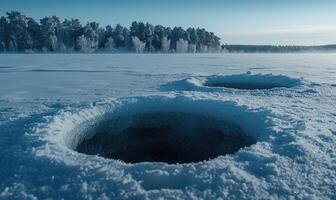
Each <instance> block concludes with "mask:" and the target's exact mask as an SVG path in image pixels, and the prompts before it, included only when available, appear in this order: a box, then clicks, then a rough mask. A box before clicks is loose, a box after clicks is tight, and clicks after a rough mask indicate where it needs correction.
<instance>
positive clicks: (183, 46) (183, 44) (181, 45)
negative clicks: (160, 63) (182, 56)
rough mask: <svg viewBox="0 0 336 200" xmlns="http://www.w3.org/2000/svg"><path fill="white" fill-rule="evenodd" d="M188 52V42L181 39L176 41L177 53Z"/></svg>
mask: <svg viewBox="0 0 336 200" xmlns="http://www.w3.org/2000/svg"><path fill="white" fill-rule="evenodd" d="M187 52H188V41H187V40H184V39H182V38H180V39H179V40H178V41H176V53H187Z"/></svg>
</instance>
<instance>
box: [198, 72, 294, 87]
mask: <svg viewBox="0 0 336 200" xmlns="http://www.w3.org/2000/svg"><path fill="white" fill-rule="evenodd" d="M299 84H300V80H299V79H293V78H289V77H287V76H283V75H271V74H266V75H262V74H256V75H250V74H238V75H229V76H210V77H208V78H207V79H206V81H205V82H204V83H203V86H207V87H225V88H234V89H245V90H266V89H272V88H279V87H283V88H291V87H294V86H297V85H299Z"/></svg>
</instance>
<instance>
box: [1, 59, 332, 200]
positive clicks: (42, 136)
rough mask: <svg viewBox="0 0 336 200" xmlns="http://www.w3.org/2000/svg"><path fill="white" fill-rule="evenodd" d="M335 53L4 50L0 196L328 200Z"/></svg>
mask: <svg viewBox="0 0 336 200" xmlns="http://www.w3.org/2000/svg"><path fill="white" fill-rule="evenodd" d="M335 55H336V54H0V94H1V95H0V150H1V152H2V156H1V157H0V163H1V166H0V180H1V182H0V199H36V198H37V199H45V198H47V197H52V198H55V199H60V198H65V199H69V198H71V199H83V198H86V199H118V198H134V199H157V198H159V197H163V198H170V199H185V198H188V199H192V198H195V199H198V198H204V199H215V198H224V199H225V198H230V199H335V198H336V195H335V191H336V149H335V144H336V105H335V102H336V56H335ZM223 86H224V87H223ZM148 113H149V114H148ZM172 113H173V114H172ZM179 113H182V114H179ZM154 114H155V115H154ZM212 119H213V120H212ZM179 122H183V123H179ZM111 124H113V126H112V125H111ZM153 124H154V125H153ZM162 124H163V125H164V126H165V128H164V129H162V126H161V125H162ZM177 124H179V125H177ZM195 124H197V126H196V125H195ZM203 124H206V125H204V126H203ZM166 126H167V127H168V128H167V127H166ZM134 127H136V128H134ZM232 127H233V128H232ZM236 127H237V128H236ZM149 128H150V129H149ZM196 129H197V131H195V130H196ZM121 130H122V131H121ZM135 130H136V131H135ZM143 130H147V131H148V130H150V132H152V131H153V130H156V131H157V130H160V131H161V132H164V133H165V134H166V133H169V134H170V133H174V134H175V135H174V138H178V139H176V140H172V139H171V137H168V136H167V135H165V134H164V135H163V136H164V137H163V138H166V139H165V140H163V139H162V137H161V138H158V139H157V140H156V141H157V142H158V143H159V144H162V145H163V146H164V145H167V146H168V147H169V148H171V149H172V152H173V153H171V154H169V155H167V157H165V159H161V157H159V158H158V157H155V159H154V158H153V157H151V158H153V159H152V160H155V161H157V160H160V159H161V161H164V162H138V160H139V159H138V158H139V156H141V157H144V158H145V157H146V156H144V154H149V153H151V155H152V153H153V152H148V150H146V149H144V148H139V147H138V146H137V145H139V144H142V143H143V142H145V143H146V144H147V145H148V144H151V143H150V142H152V141H151V140H145V141H143V140H135V139H133V138H138V137H139V134H142V132H143ZM181 130H184V131H181ZM199 130H202V131H199ZM213 130H216V131H217V132H223V131H224V130H225V131H226V133H227V135H226V136H230V137H229V139H227V141H230V144H233V147H232V148H231V147H227V145H228V143H226V142H225V140H224V139H223V141H224V142H223V143H213V141H217V142H218V138H222V137H221V136H218V135H216V134H213V133H214V132H216V131H213ZM232 130H235V131H232ZM238 130H239V131H238ZM109 131H112V132H118V131H119V132H121V133H125V134H128V137H119V136H118V137H111V138H110V137H109V140H110V141H115V140H116V139H118V140H120V141H122V142H120V143H119V144H120V147H118V148H119V149H118V151H116V152H117V153H118V155H115V152H112V153H111V152H107V150H105V149H104V148H111V147H110V146H109V145H105V146H104V145H102V144H101V143H99V144H98V143H97V141H104V140H105V139H106V138H105V136H104V134H105V135H106V134H109ZM188 131H191V135H183V134H185V132H188ZM225 131H224V132H225ZM98 132H99V133H100V132H103V133H104V134H103V136H104V137H103V138H100V139H96V140H95V141H94V142H93V143H92V142H91V143H89V142H88V143H85V145H84V147H85V149H84V150H83V151H81V152H82V153H79V152H77V150H78V147H79V146H80V145H82V146H83V144H84V143H83V141H86V140H88V139H90V138H92V137H93V136H94V135H95V134H96V133H98ZM217 132H216V133H217ZM231 132H234V133H231ZM193 133H195V134H194V135H193ZM196 133H197V134H196ZM237 133H239V134H237ZM169 134H168V135H169ZM198 134H199V135H198ZM232 134H233V135H234V137H231V136H232ZM235 134H237V135H235ZM181 135H182V136H183V137H181ZM195 135H198V136H197V137H196V136H195ZM147 136H148V135H147ZM151 136H152V135H151ZM167 138H168V139H167ZM186 138H187V139H186ZM209 138H215V139H213V140H211V139H209ZM106 140H107V139H106ZM185 140H187V144H188V145H189V146H188V145H185V148H183V149H182V150H183V152H182V151H179V150H178V149H179V148H181V147H180V146H178V145H176V146H175V144H177V143H178V144H179V143H181V144H182V143H183V144H185V142H186V141H185ZM176 141H178V142H176ZM200 141H204V144H201V143H202V142H200ZM242 141H244V142H242ZM123 144H127V145H133V146H135V147H136V148H133V151H132V152H127V151H126V152H125V148H126V147H128V146H123ZM205 144H207V146H204V145H205ZM89 145H98V146H99V145H102V146H99V148H101V149H99V151H98V150H97V147H96V146H94V147H90V146H89ZM235 145H238V146H239V145H240V146H239V148H238V146H235ZM82 146H81V147H82ZM159 146H160V145H159ZM222 146H223V148H221V147H222ZM244 146H246V147H244ZM212 147H213V148H212ZM217 147H218V151H217V150H216V151H214V150H213V149H214V148H217ZM90 148H93V150H92V149H91V150H90ZM155 148H156V149H157V151H158V152H161V151H164V150H165V149H162V148H160V147H157V146H155ZM169 148H168V149H169ZM88 149H89V150H90V151H89V150H88ZM126 149H127V148H126ZM223 149H225V151H222V150H223ZM138 151H140V152H142V153H143V154H134V153H137V152H138ZM83 152H87V154H88V155H87V154H83ZM144 152H145V153H144ZM179 152H182V153H183V154H185V155H190V156H191V157H193V159H191V161H193V162H191V161H190V162H189V161H188V162H183V161H185V160H184V157H183V156H177V154H179ZM108 153H109V154H108ZM125 153H126V155H131V154H132V156H128V157H127V156H126V157H127V158H126V157H125V156H124V155H123V156H121V154H125ZM165 153H166V152H165ZM133 155H136V156H133ZM159 156H160V155H159ZM111 157H112V159H109V158H111ZM113 157H115V158H118V159H121V160H123V158H125V159H124V160H127V161H130V162H123V161H120V160H116V159H113ZM147 158H148V156H147V157H146V159H147ZM206 158H209V159H206ZM210 158H211V159H210ZM131 161H134V162H131ZM135 161H136V162H135ZM145 161H149V160H148V159H147V160H145ZM165 161H167V162H168V161H169V162H168V163H169V164H167V162H165ZM175 161H176V162H175ZM181 162H182V163H183V164H178V163H181Z"/></svg>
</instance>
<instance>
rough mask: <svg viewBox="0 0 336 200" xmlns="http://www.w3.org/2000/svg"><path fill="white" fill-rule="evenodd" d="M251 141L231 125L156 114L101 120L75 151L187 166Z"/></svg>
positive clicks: (188, 115)
mask: <svg viewBox="0 0 336 200" xmlns="http://www.w3.org/2000/svg"><path fill="white" fill-rule="evenodd" d="M254 143H255V141H254V140H253V139H252V138H251V137H249V136H248V135H247V134H246V133H244V132H243V131H242V129H241V128H240V127H239V126H237V125H235V124H232V123H229V122H227V121H223V120H221V119H217V118H214V117H210V116H207V115H205V114H194V113H188V112H176V111H173V112H169V111H162V112H161V111H156V112H144V113H137V114H130V115H123V116H118V117H114V118H109V119H106V120H102V122H101V123H100V124H99V125H98V126H97V127H96V128H95V129H94V131H93V132H92V133H91V134H90V136H88V137H87V138H85V139H84V140H83V141H81V142H80V143H79V144H78V145H77V147H76V148H75V149H76V151H78V152H80V153H84V154H88V155H99V156H101V157H104V158H109V159H117V160H123V161H124V162H127V163H139V162H165V163H169V164H175V163H191V162H199V161H204V160H209V159H213V158H216V157H218V156H220V155H226V154H234V153H235V152H237V151H238V150H239V149H241V148H243V147H246V146H250V145H252V144H254Z"/></svg>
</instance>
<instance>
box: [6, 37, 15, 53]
mask: <svg viewBox="0 0 336 200" xmlns="http://www.w3.org/2000/svg"><path fill="white" fill-rule="evenodd" d="M8 51H10V52H15V51H17V48H16V44H15V41H14V42H13V40H11V41H10V42H9V44H8Z"/></svg>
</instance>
